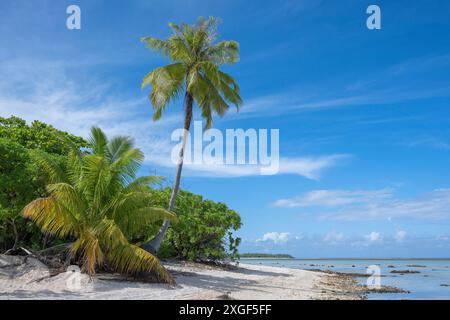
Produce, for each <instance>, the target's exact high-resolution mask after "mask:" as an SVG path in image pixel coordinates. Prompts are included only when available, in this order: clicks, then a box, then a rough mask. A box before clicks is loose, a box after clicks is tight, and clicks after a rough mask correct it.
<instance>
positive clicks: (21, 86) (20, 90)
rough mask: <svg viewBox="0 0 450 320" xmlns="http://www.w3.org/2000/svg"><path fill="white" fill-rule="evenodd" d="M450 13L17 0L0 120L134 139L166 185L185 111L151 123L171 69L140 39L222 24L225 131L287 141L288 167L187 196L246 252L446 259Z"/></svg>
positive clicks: (5, 19) (311, 4) (4, 50)
mask: <svg viewBox="0 0 450 320" xmlns="http://www.w3.org/2000/svg"><path fill="white" fill-rule="evenodd" d="M70 4H76V5H79V6H80V8H81V11H82V16H81V18H82V28H81V30H68V29H67V28H66V19H67V14H66V8H67V6H68V5H70ZM370 4H377V5H379V6H380V8H381V14H382V29H381V30H372V31H371V30H368V29H367V28H366V19H367V17H368V15H367V14H366V8H367V7H368V5H370ZM449 14H450V3H449V2H448V1H445V0H443V1H439V0H436V1H424V0H419V1H400V0H399V1H395V2H394V1H381V0H377V1H363V0H354V1H353V0H342V1H331V0H330V1H325V0H323V1H320V0H312V1H311V0H310V1H301V0H297V1H235V0H231V1H212V0H209V1H196V0H190V1H159V0H152V1H144V0H134V1H129V2H127V4H126V5H125V4H124V2H123V1H91V0H90V1H76V0H72V1H45V0H36V1H25V0H18V1H17V0H14V1H12V0H11V1H10V0H6V1H2V2H1V3H0V21H1V22H0V48H1V50H0V75H1V77H0V116H9V115H12V114H13V115H17V116H20V117H22V118H25V119H27V120H29V121H31V120H34V119H39V120H42V121H46V122H48V123H51V124H53V125H54V126H55V127H57V128H60V129H63V130H67V131H70V132H73V133H75V134H79V135H83V136H85V135H86V134H87V133H88V130H89V127H90V126H91V125H100V126H101V127H102V128H104V129H105V131H107V132H108V133H109V134H111V135H114V134H128V135H133V136H134V137H135V138H136V142H137V144H138V145H139V146H140V147H141V148H142V149H143V150H144V151H145V154H146V162H145V167H144V170H142V173H143V174H148V173H156V174H161V175H165V176H166V177H167V182H166V183H167V184H168V185H170V182H171V181H172V179H173V175H174V170H173V165H172V163H171V162H170V156H169V153H170V150H171V148H172V147H173V144H171V142H170V133H171V132H172V130H174V129H176V128H178V127H180V126H181V125H182V112H181V110H182V109H181V106H180V103H178V104H174V105H171V106H170V109H171V110H170V111H168V112H167V113H166V114H165V115H164V119H163V120H162V121H160V122H158V123H153V122H152V120H151V114H152V110H151V106H150V104H149V102H148V101H147V100H146V95H147V93H148V92H146V91H145V90H144V91H142V90H141V89H140V81H141V79H142V77H143V76H144V75H145V74H146V73H147V72H148V71H150V70H151V69H153V68H155V67H157V66H160V65H163V64H165V63H166V62H167V61H166V60H164V58H162V57H160V56H159V55H157V54H155V53H152V52H150V51H149V50H147V49H146V48H145V46H144V45H143V44H142V43H140V42H139V38H140V37H141V36H146V35H151V36H155V37H160V38H165V37H167V36H168V35H169V28H168V27H167V23H168V22H188V23H192V22H195V20H196V19H197V17H198V16H218V17H221V18H222V20H223V23H222V25H221V26H220V30H219V31H220V34H221V37H222V38H223V39H233V40H237V41H239V42H240V45H241V60H240V62H239V63H238V64H236V65H233V66H227V67H225V69H226V71H227V72H229V73H230V74H232V75H233V76H234V77H235V78H236V79H237V81H238V82H239V84H240V86H241V94H242V96H243V98H244V106H243V109H242V111H241V112H240V113H239V114H237V113H236V112H234V111H231V112H230V113H229V114H227V116H226V117H225V118H223V119H216V121H215V126H216V128H218V129H220V130H225V129H226V128H244V129H248V128H257V129H258V128H269V129H271V128H272V129H279V130H280V155H281V157H283V159H286V160H285V163H284V164H282V168H281V169H282V170H281V171H282V172H281V173H280V174H278V175H275V176H259V175H255V174H254V172H253V171H250V170H249V171H246V170H245V169H244V170H240V171H239V172H238V173H236V171H233V170H232V169H230V168H223V169H222V170H218V171H217V170H208V169H205V170H202V171H199V170H195V169H194V168H191V169H189V168H187V170H186V171H185V175H184V177H183V181H182V187H183V188H186V189H188V190H190V191H192V192H195V193H200V194H202V195H204V196H205V197H206V198H210V199H213V200H217V201H223V202H226V203H227V204H228V205H229V206H230V207H231V208H233V209H235V210H236V211H238V212H239V213H240V214H241V216H242V219H243V223H244V225H243V227H242V229H241V230H240V231H239V235H240V236H241V237H242V238H243V239H244V241H243V244H242V248H241V251H243V252H245V251H258V252H282V253H291V254H293V255H295V256H298V257H343V256H345V257H448V256H449V254H448V253H449V249H450V240H449V237H450V170H449V169H448V168H449V164H450V126H449V124H450V109H449V107H450V106H449V101H450V99H449V98H450V77H449V71H450V41H449V40H450V37H449V34H450V20H449V19H448V17H449ZM196 118H198V114H197V116H196ZM288 165H289V168H288Z"/></svg>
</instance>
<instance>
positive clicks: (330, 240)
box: [322, 231, 347, 244]
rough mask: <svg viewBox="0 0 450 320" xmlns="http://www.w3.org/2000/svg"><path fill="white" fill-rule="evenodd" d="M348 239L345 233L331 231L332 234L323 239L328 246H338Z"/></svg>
mask: <svg viewBox="0 0 450 320" xmlns="http://www.w3.org/2000/svg"><path fill="white" fill-rule="evenodd" d="M346 239H347V238H346V237H345V235H344V233H342V232H336V231H331V232H329V233H327V234H326V235H325V236H324V237H323V239H322V241H323V242H325V243H327V244H337V243H339V242H342V241H344V240H346Z"/></svg>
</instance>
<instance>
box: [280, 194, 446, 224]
mask: <svg viewBox="0 0 450 320" xmlns="http://www.w3.org/2000/svg"><path fill="white" fill-rule="evenodd" d="M274 205H276V206H278V207H285V208H302V209H305V208H316V209H318V210H317V211H316V214H317V217H319V218H321V219H333V220H347V221H352V220H377V219H378V220H388V221H392V220H393V219H399V218H415V219H450V189H435V190H433V191H431V192H429V193H426V194H422V195H419V196H416V197H413V198H407V199H400V198H396V197H395V196H394V190H393V189H391V188H384V189H380V190H368V191H351V190H315V191H311V192H307V193H305V194H303V195H300V196H298V197H293V198H286V199H280V200H277V201H275V203H274Z"/></svg>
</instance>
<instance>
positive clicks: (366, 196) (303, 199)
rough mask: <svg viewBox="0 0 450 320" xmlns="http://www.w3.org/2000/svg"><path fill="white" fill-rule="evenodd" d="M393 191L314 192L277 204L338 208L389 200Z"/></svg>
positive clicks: (281, 205) (295, 206)
mask: <svg viewBox="0 0 450 320" xmlns="http://www.w3.org/2000/svg"><path fill="white" fill-rule="evenodd" d="M391 195H392V189H390V188H384V189H380V190H369V191H361V190H359V191H350V190H314V191H310V192H307V193H305V194H303V195H300V196H298V197H294V198H287V199H280V200H277V201H276V202H275V205H276V206H278V207H288V208H297V207H300V208H301V207H311V206H318V207H337V206H344V205H353V204H362V203H369V202H372V201H376V200H379V199H385V198H389V197H391Z"/></svg>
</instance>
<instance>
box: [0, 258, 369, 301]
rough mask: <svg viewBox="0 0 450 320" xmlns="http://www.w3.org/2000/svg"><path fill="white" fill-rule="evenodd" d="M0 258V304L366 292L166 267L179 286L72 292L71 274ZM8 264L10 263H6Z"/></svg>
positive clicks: (246, 271) (269, 271) (257, 274)
mask: <svg viewBox="0 0 450 320" xmlns="http://www.w3.org/2000/svg"><path fill="white" fill-rule="evenodd" d="M4 257H5V256H0V258H1V259H0V299H58V300H74V299H98V300H104V299H120V300H126V299H131V300H144V299H150V300H173V299H178V300H224V299H236V300H342V299H345V300H361V299H364V298H365V295H364V292H363V290H362V289H358V287H361V286H360V285H359V284H358V282H357V281H356V280H355V279H353V278H352V277H350V276H345V275H338V274H333V273H324V272H318V271H308V270H303V269H290V268H285V267H271V266H260V265H252V264H240V265H239V266H238V267H226V268H224V267H217V266H211V265H205V264H199V263H190V262H180V261H166V262H163V264H164V266H165V267H166V268H167V269H168V270H169V271H170V272H171V273H172V275H173V276H174V277H175V280H176V282H177V284H176V285H175V286H173V287H170V286H168V285H165V284H160V283H148V282H138V281H136V280H133V281H130V280H128V279H125V278H124V277H122V276H120V275H117V274H102V273H100V274H98V275H97V276H96V277H95V278H94V280H93V281H91V280H90V278H89V276H87V275H85V274H80V275H79V276H80V279H79V283H80V287H79V288H77V289H72V290H69V289H68V283H69V284H70V283H71V277H73V273H72V274H71V273H66V272H65V273H60V274H57V275H52V274H51V273H50V271H49V269H48V268H47V267H46V266H45V265H43V264H42V263H41V262H39V261H37V260H35V259H33V258H25V257H13V258H8V259H6V258H4ZM7 260H8V261H7Z"/></svg>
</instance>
